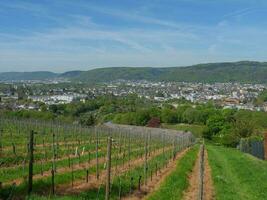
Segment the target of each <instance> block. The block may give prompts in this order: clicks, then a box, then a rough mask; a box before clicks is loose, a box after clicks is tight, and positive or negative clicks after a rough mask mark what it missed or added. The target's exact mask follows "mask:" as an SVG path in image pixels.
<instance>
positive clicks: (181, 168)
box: [146, 146, 199, 200]
mask: <svg viewBox="0 0 267 200" xmlns="http://www.w3.org/2000/svg"><path fill="white" fill-rule="evenodd" d="M198 149H199V148H198V146H194V147H193V148H192V149H190V150H189V151H188V152H187V153H186V154H185V155H184V156H183V157H182V158H181V159H179V160H178V162H177V165H176V169H175V170H174V171H173V172H172V173H171V174H170V175H169V176H168V177H166V179H165V181H163V182H162V184H161V185H160V186H159V188H158V189H157V190H156V191H155V192H154V193H152V194H150V195H149V196H148V197H147V198H146V199H147V200H165V199H169V200H174V199H175V200H176V199H177V200H178V199H179V200H180V199H182V197H183V191H185V190H186V188H188V186H189V180H188V176H189V174H190V173H191V171H192V169H193V166H194V164H195V161H196V158H197V154H198Z"/></svg>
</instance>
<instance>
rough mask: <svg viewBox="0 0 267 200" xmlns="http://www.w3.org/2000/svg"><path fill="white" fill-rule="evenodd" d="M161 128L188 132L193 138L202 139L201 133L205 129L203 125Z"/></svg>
mask: <svg viewBox="0 0 267 200" xmlns="http://www.w3.org/2000/svg"><path fill="white" fill-rule="evenodd" d="M162 127H163V128H169V129H174V130H182V131H186V132H187V131H189V132H191V133H193V134H194V136H195V137H202V135H203V132H204V131H205V130H206V129H207V127H206V126H205V125H197V124H162Z"/></svg>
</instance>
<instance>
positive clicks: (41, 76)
mask: <svg viewBox="0 0 267 200" xmlns="http://www.w3.org/2000/svg"><path fill="white" fill-rule="evenodd" d="M57 76H58V74H56V73H53V72H47V71H36V72H3V73H0V81H22V80H46V79H53V78H56V77H57Z"/></svg>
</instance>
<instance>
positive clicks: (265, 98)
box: [254, 90, 267, 105]
mask: <svg viewBox="0 0 267 200" xmlns="http://www.w3.org/2000/svg"><path fill="white" fill-rule="evenodd" d="M264 102H267V90H264V91H262V92H261V94H260V95H259V96H258V98H257V99H256V100H255V101H254V103H255V104H256V105H262V104H263V103H264Z"/></svg>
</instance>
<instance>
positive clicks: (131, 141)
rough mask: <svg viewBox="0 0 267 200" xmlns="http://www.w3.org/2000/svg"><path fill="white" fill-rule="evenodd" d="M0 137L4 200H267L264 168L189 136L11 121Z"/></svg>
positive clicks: (0, 190) (161, 131) (3, 126)
mask: <svg viewBox="0 0 267 200" xmlns="http://www.w3.org/2000/svg"><path fill="white" fill-rule="evenodd" d="M179 126H181V125H179ZM183 126H184V125H183ZM172 128H174V127H172ZM175 128H177V129H179V127H178V126H175ZM191 128H192V127H191ZM192 129H193V128H192ZM194 129H195V130H198V131H200V129H201V128H200V127H197V128H196V127H194ZM183 130H184V129H183ZM0 131H1V132H0V166H1V169H0V182H1V187H0V199H38V200H39V199H40V200H41V199H64V200H72V199H107V195H108V198H109V199H124V200H127V199H128V200H133V199H148V200H154V199H158V200H161V199H162V200H163V199H175V200H189V199H190V200H191V199H199V196H200V195H203V198H204V199H205V200H213V199H218V200H220V199H222V200H225V199H226V200H227V199H229V200H230V199H249V200H250V199H251V200H254V199H255V200H256V199H267V193H266V190H267V183H266V180H267V163H266V161H262V160H259V159H257V158H254V157H252V156H250V155H247V154H244V153H241V152H239V151H238V150H235V149H231V148H224V147H221V146H214V145H212V144H207V145H205V146H206V148H202V146H201V148H199V146H200V145H199V144H194V137H193V135H192V134H191V133H189V132H182V131H176V130H171V129H157V128H147V127H137V126H127V125H115V124H111V123H107V124H104V125H101V126H97V127H93V128H84V127H81V126H75V125H67V124H56V123H47V122H46V123H44V122H39V121H29V120H11V119H1V123H0ZM199 149H202V151H200V150H199ZM32 158H33V159H32ZM31 169H32V170H31ZM31 181H32V184H31V183H30V182H31ZM201 188H202V189H201Z"/></svg>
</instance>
